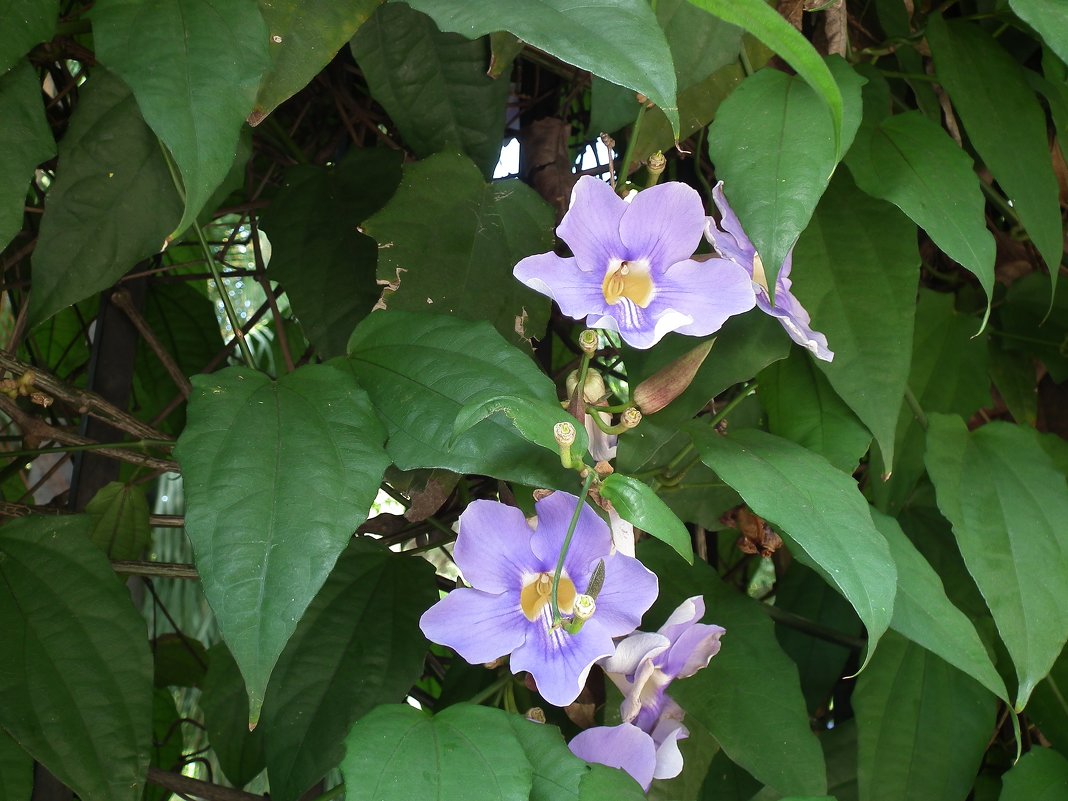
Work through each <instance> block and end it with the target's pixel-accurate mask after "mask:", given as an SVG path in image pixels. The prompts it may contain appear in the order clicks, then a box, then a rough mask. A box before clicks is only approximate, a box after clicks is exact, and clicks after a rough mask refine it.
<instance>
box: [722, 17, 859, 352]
mask: <svg viewBox="0 0 1068 801" xmlns="http://www.w3.org/2000/svg"><path fill="white" fill-rule="evenodd" d="M767 10H768V11H771V9H767ZM771 13H774V12H771ZM829 63H830V65H831V67H832V68H833V72H834V77H835V79H836V80H837V81H838V85H839V86H840V87H841V90H842V95H843V97H844V99H845V103H846V105H845V109H846V116H845V122H846V125H845V128H844V129H843V137H844V140H843V141H844V143H845V145H846V147H848V144H849V143H850V142H852V141H853V136H854V134H855V133H856V130H857V126H858V125H859V124H860V118H861V108H862V103H861V93H860V87H861V84H863V83H864V79H863V78H861V77H860V75H858V74H857V73H856V72H855V71H854V70H853V68H852V67H850V66H849V65H848V64H846V63H845V62H844V61H842V60H841V59H831V60H830V62H829ZM833 134H834V125H833V123H832V121H831V118H830V116H829V115H828V114H827V108H826V106H825V105H824V103H823V101H822V100H821V99H820V97H819V95H817V94H816V92H815V91H814V90H813V89H812V87H811V86H809V85H808V84H807V83H805V81H804V80H802V79H801V78H800V77H797V76H789V75H787V74H786V73H784V72H780V71H779V70H776V69H771V68H765V69H762V70H760V71H759V72H757V73H755V74H754V75H751V76H750V77H748V78H746V79H745V80H744V81H742V83H741V85H740V86H739V87H738V88H737V89H735V90H734V91H733V92H732V93H731V95H730V97H728V98H727V99H726V100H725V101H723V105H721V106H720V107H719V109H718V111H717V112H716V120H715V122H714V123H713V124H712V127H711V128H709V131H708V152H709V155H710V156H711V157H712V160H713V161H714V162H715V164H716V175H717V176H718V177H720V178H722V179H723V182H724V192H725V194H726V196H727V200H728V201H730V204H731V207H732V208H733V209H734V211H735V212H736V213H737V215H738V218H739V219H740V220H741V222H742V225H743V226H744V228H745V231H746V233H747V234H748V235H749V238H750V239H751V240H752V241H753V244H754V245H756V249H757V252H758V253H759V254H760V259H761V261H762V263H763V265H764V272H765V274H766V276H767V281H768V285H769V287H774V286H775V277H776V276H777V275H778V274H779V270H780V269H781V268H782V264H783V261H784V260H785V259H786V256H787V254H788V253H789V252H790V249H791V248H792V247H793V246H794V243H795V242H797V237H798V235H799V234H800V233H801V232H802V231H803V230H805V227H806V226H807V225H808V222H809V220H810V219H811V218H812V212H813V211H814V210H815V208H816V204H817V203H818V202H819V199H820V196H821V195H822V194H823V192H824V190H825V189H826V188H827V183H828V182H829V181H830V180H831V175H832V174H833V173H834V170H835V166H836V165H837V164H838V158H839V155H838V151H837V150H836V148H835V139H834V135H833ZM817 322H818V320H817ZM832 348H833V343H832Z"/></svg>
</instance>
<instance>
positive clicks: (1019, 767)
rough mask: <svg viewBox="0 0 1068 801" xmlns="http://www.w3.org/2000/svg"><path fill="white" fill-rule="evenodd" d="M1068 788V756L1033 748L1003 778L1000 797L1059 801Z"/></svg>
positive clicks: (1014, 800) (1001, 799)
mask: <svg viewBox="0 0 1068 801" xmlns="http://www.w3.org/2000/svg"><path fill="white" fill-rule="evenodd" d="M1066 791H1068V759H1065V758H1064V757H1063V756H1061V755H1060V754H1059V753H1058V752H1056V751H1054V750H1053V749H1050V748H1032V749H1031V750H1030V751H1028V752H1027V753H1026V754H1024V755H1023V757H1022V758H1021V759H1020V761H1019V762H1017V763H1016V765H1014V766H1013V768H1012V769H1011V770H1010V771H1009V772H1008V773H1006V774H1005V776H1004V778H1003V779H1002V791H1001V795H1000V796H999V798H998V801H1058V799H1061V798H1064V793H1065V792H1066Z"/></svg>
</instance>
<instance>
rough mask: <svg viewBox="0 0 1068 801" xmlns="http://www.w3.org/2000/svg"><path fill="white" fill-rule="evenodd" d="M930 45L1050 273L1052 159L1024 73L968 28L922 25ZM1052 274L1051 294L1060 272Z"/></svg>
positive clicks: (1054, 226) (1058, 245) (1054, 228)
mask: <svg viewBox="0 0 1068 801" xmlns="http://www.w3.org/2000/svg"><path fill="white" fill-rule="evenodd" d="M927 42H928V43H929V44H930V46H931V55H932V56H933V57H934V66H935V72H936V74H937V75H938V80H939V82H940V83H941V84H942V86H944V87H945V89H946V91H947V92H948V93H949V97H950V99H951V100H952V101H953V106H954V108H956V110H957V113H958V114H959V115H960V119H961V122H963V123H964V129H965V131H966V132H967V134H968V139H969V140H971V143H972V145H973V146H974V147H975V149H976V151H977V152H978V153H979V156H980V157H981V158H982V159H983V161H984V162H985V164H986V166H987V167H989V168H990V172H992V173H993V174H994V178H995V179H996V180H997V182H998V183H999V184H1000V185H1001V189H1002V190H1003V191H1004V192H1005V194H1006V196H1007V197H1008V198H1009V199H1010V200H1011V201H1012V208H1013V211H1014V212H1015V213H1016V214H1017V215H1018V216H1019V218H1020V222H1021V223H1023V226H1024V227H1025V228H1026V229H1027V232H1028V233H1029V234H1030V235H1031V240H1032V241H1033V242H1034V243H1035V247H1036V248H1038V252H1039V253H1041V254H1042V258H1043V259H1045V261H1046V264H1047V265H1051V266H1052V267H1053V268H1055V267H1056V266H1057V265H1059V264H1060V262H1061V251H1062V249H1063V246H1064V242H1063V239H1064V237H1063V234H1062V231H1061V214H1060V204H1059V202H1058V199H1057V198H1058V193H1057V179H1056V177H1055V176H1054V174H1053V166H1052V164H1051V162H1050V158H1049V144H1048V142H1047V139H1046V115H1045V112H1044V111H1043V110H1042V106H1040V105H1039V103H1038V98H1036V97H1035V93H1034V91H1032V89H1031V87H1030V86H1029V85H1028V83H1027V79H1026V78H1025V77H1024V70H1023V68H1022V67H1021V66H1020V65H1019V64H1018V63H1017V61H1016V59H1015V58H1014V57H1013V56H1012V55H1010V54H1009V52H1008V51H1006V50H1005V49H1004V48H1003V47H1002V46H1001V45H1000V44H998V43H997V41H996V40H995V39H994V38H993V37H992V36H991V35H990V34H989V33H987V32H986V31H984V30H983V29H982V28H980V27H979V26H978V25H976V24H974V23H971V22H962V21H954V22H946V21H945V20H944V19H943V18H942V15H941V14H932V15H931V16H930V18H929V19H928V20H927ZM1051 273H1052V275H1053V280H1054V289H1056V280H1057V270H1056V269H1052V270H1051Z"/></svg>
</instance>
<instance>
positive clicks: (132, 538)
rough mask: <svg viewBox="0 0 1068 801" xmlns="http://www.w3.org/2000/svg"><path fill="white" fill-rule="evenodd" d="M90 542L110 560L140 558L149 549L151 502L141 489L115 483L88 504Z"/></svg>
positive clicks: (101, 490) (97, 494) (100, 491)
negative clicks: (147, 500)
mask: <svg viewBox="0 0 1068 801" xmlns="http://www.w3.org/2000/svg"><path fill="white" fill-rule="evenodd" d="M85 511H86V512H87V513H88V515H89V518H90V520H91V521H92V522H91V524H90V528H89V539H91V540H92V541H93V542H94V543H95V544H96V546H97V547H98V548H100V550H102V551H103V552H104V553H106V554H107V555H108V558H109V559H139V558H141V554H142V553H143V552H144V550H145V548H146V547H147V546H148V542H149V539H150V538H151V536H152V530H151V528H150V527H149V525H148V503H147V502H146V501H145V493H144V491H143V490H141V489H140V488H139V487H135V486H131V485H129V484H123V483H122V482H121V481H112V482H111V483H110V484H107V485H106V486H104V487H102V488H101V489H100V490H99V491H98V492H97V493H96V495H94V496H93V499H92V500H91V501H89V503H88V504H86V507H85Z"/></svg>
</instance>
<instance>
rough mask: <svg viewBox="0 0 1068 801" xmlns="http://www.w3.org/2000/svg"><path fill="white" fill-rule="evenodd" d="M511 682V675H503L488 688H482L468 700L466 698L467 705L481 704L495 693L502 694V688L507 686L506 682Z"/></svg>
mask: <svg viewBox="0 0 1068 801" xmlns="http://www.w3.org/2000/svg"><path fill="white" fill-rule="evenodd" d="M511 680H512V676H511V674H509V673H505V674H504V675H503V676H501V677H500V678H499V679H497V680H496V681H495V682H493V684H491V685H489V686H488V687H484V688H483V689H482V690H481V691H479V692H477V693H475V694H474V695H472V696H471V697H470V698H468V699H467V703H469V704H481V703H482V702H483V701H486V700H488V699H490V698H492V697H493V696H494V695H496V694H497V693H499V692H502V691H503V690H504V688H505V687H506V686H507V685H508V682H510V681H511Z"/></svg>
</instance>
